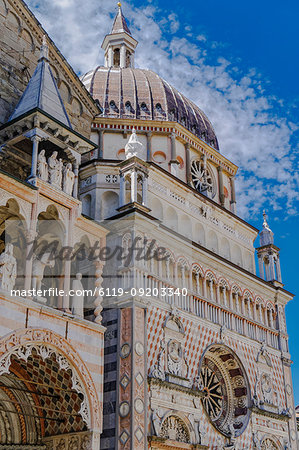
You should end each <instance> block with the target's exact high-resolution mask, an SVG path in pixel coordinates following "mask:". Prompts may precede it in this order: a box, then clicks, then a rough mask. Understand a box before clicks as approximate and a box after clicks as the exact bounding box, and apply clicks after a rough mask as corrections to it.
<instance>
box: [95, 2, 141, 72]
mask: <svg viewBox="0 0 299 450" xmlns="http://www.w3.org/2000/svg"><path fill="white" fill-rule="evenodd" d="M117 5H118V12H117V14H116V16H115V19H114V22H113V26H112V30H111V33H110V34H107V35H106V36H105V38H104V40H103V43H102V49H103V50H104V51H105V67H120V68H121V69H125V68H126V67H134V53H135V48H136V47H137V44H138V42H137V41H136V39H134V38H133V36H132V35H131V32H130V30H129V27H128V25H127V22H126V19H125V17H124V15H123V13H122V9H121V4H120V3H118V4H117Z"/></svg>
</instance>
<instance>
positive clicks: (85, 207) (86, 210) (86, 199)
mask: <svg viewBox="0 0 299 450" xmlns="http://www.w3.org/2000/svg"><path fill="white" fill-rule="evenodd" d="M81 202H82V214H85V215H86V216H88V217H91V195H90V194H86V195H84V196H82V197H81Z"/></svg>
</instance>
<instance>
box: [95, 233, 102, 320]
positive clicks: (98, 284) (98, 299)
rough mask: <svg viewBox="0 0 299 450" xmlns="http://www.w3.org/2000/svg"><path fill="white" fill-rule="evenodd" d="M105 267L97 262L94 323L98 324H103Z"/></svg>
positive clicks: (100, 262)
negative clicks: (102, 290)
mask: <svg viewBox="0 0 299 450" xmlns="http://www.w3.org/2000/svg"><path fill="white" fill-rule="evenodd" d="M101 241H102V240H101ZM101 246H102V245H101ZM103 267H104V264H103V262H102V261H96V271H95V283H94V284H95V288H96V298H95V301H94V306H95V310H94V315H95V319H94V321H95V322H96V323H101V322H102V314H101V312H102V310H103V306H102V303H103V296H102V295H101V293H100V288H101V287H102V282H103V278H102V273H103Z"/></svg>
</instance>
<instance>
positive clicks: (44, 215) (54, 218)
mask: <svg viewBox="0 0 299 450" xmlns="http://www.w3.org/2000/svg"><path fill="white" fill-rule="evenodd" d="M65 239H66V229H65V225H64V224H63V222H62V220H61V219H60V217H59V213H58V210H57V208H56V206H55V205H49V206H48V207H47V208H46V210H45V211H42V212H40V214H39V215H38V219H37V237H36V247H35V250H34V254H33V263H32V279H33V281H32V285H33V287H36V288H38V286H39V282H38V280H39V279H40V277H41V289H42V290H48V289H50V288H53V289H54V291H53V290H52V291H51V292H52V293H51V292H50V291H49V292H48V294H46V295H45V297H46V298H47V300H48V304H50V305H51V306H54V307H61V304H62V299H61V298H60V297H58V298H57V295H55V288H57V289H58V290H62V289H63V284H64V275H63V274H64V267H65V261H66V258H67V255H66V254H64V253H63V252H62V247H64V246H65V245H66V242H65Z"/></svg>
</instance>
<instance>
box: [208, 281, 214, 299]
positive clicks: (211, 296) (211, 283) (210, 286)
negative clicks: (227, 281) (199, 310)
mask: <svg viewBox="0 0 299 450" xmlns="http://www.w3.org/2000/svg"><path fill="white" fill-rule="evenodd" d="M209 288H210V299H211V300H214V291H213V280H209Z"/></svg>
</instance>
